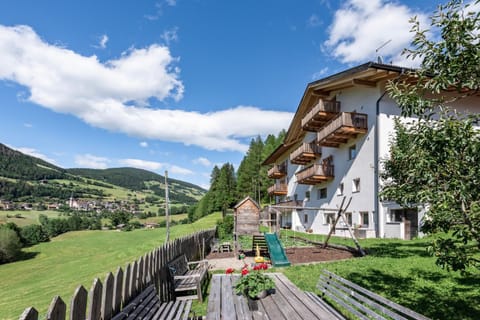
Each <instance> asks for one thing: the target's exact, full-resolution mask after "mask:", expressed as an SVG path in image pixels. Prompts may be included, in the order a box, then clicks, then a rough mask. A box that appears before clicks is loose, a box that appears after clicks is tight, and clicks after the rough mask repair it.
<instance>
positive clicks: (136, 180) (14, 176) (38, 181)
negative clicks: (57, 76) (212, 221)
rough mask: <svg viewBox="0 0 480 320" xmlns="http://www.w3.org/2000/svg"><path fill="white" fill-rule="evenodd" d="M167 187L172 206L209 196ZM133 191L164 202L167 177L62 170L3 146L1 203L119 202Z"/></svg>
mask: <svg viewBox="0 0 480 320" xmlns="http://www.w3.org/2000/svg"><path fill="white" fill-rule="evenodd" d="M168 184H169V199H170V200H171V201H172V203H179V204H193V203H196V202H197V201H198V200H199V199H200V198H201V197H202V196H203V195H204V194H205V192H206V190H204V189H202V188H201V187H199V186H197V185H194V184H191V183H188V182H184V181H181V180H176V179H170V178H169V179H168ZM114 189H118V190H114ZM130 191H134V192H136V193H142V197H145V196H149V195H150V196H153V195H156V196H157V197H158V198H162V199H163V198H164V197H165V177H163V176H161V175H159V174H156V173H153V172H150V171H147V170H142V169H135V168H112V169H103V170H98V169H80V168H78V169H63V168H60V167H58V166H55V165H53V164H51V163H48V162H46V161H44V160H42V159H39V158H35V157H32V156H29V155H26V154H23V153H21V152H19V151H16V150H13V149H11V148H9V147H7V146H5V145H3V144H1V143H0V195H1V198H0V200H2V198H3V199H4V200H18V199H21V200H22V201H26V199H28V201H33V200H34V199H35V200H37V201H40V199H39V198H42V199H43V201H46V199H48V200H49V201H51V200H52V199H59V200H65V199H68V198H69V197H70V196H71V195H72V194H74V195H75V197H78V198H97V199H98V198H107V197H110V198H111V197H116V198H118V194H125V195H127V194H128V193H130Z"/></svg>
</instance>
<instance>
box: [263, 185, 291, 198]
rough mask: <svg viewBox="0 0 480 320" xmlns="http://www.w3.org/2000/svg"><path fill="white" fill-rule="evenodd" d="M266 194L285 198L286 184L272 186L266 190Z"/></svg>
mask: <svg viewBox="0 0 480 320" xmlns="http://www.w3.org/2000/svg"><path fill="white" fill-rule="evenodd" d="M268 194H270V195H274V196H285V195H287V184H286V183H276V184H274V185H273V186H271V187H269V188H268Z"/></svg>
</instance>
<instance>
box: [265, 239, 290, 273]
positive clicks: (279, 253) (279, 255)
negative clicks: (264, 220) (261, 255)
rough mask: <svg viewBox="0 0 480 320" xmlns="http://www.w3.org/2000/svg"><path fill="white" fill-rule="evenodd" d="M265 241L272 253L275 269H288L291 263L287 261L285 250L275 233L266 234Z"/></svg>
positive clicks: (271, 257) (271, 258)
mask: <svg viewBox="0 0 480 320" xmlns="http://www.w3.org/2000/svg"><path fill="white" fill-rule="evenodd" d="M265 241H266V242H267V246H268V252H269V253H270V260H271V261H272V265H273V266H274V267H288V266H290V261H288V259H287V255H286V254H285V250H284V249H283V247H282V244H281V243H280V240H279V239H278V237H277V234H275V233H265Z"/></svg>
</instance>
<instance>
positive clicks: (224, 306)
mask: <svg viewBox="0 0 480 320" xmlns="http://www.w3.org/2000/svg"><path fill="white" fill-rule="evenodd" d="M270 275H271V276H272V277H273V278H274V281H275V292H273V293H271V294H270V295H268V296H267V297H266V298H264V299H261V300H254V303H253V304H250V306H249V303H248V300H247V299H246V298H245V297H244V296H242V295H237V294H236V293H235V282H236V280H237V279H238V277H239V276H238V275H224V274H215V275H213V277H212V283H211V288H210V295H209V297H208V308H207V320H227V319H228V320H230V319H242V320H243V319H255V320H257V319H272V320H277V319H278V320H280V319H288V320H296V319H298V320H302V319H337V317H336V316H335V315H334V314H332V313H330V312H329V311H328V310H327V309H326V308H325V307H323V306H321V304H319V303H316V302H315V301H314V300H313V299H311V298H310V297H309V296H308V295H307V294H306V293H305V292H304V291H302V290H300V289H299V288H297V287H296V286H295V285H294V284H293V283H292V282H291V281H290V280H288V279H287V278H286V277H285V276H284V275H283V274H281V273H271V274H270Z"/></svg>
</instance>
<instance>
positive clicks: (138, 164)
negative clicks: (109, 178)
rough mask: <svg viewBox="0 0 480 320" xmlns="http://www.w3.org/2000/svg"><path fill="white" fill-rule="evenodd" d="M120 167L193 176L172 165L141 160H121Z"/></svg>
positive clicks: (191, 172) (189, 172)
mask: <svg viewBox="0 0 480 320" xmlns="http://www.w3.org/2000/svg"><path fill="white" fill-rule="evenodd" d="M118 163H119V164H120V165H123V166H128V167H134V168H139V169H145V170H149V171H158V170H160V169H165V170H168V172H170V173H173V174H179V175H190V174H193V171H191V170H189V169H186V168H182V167H179V166H177V165H172V164H169V163H163V162H156V161H148V160H141V159H121V160H119V161H118Z"/></svg>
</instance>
